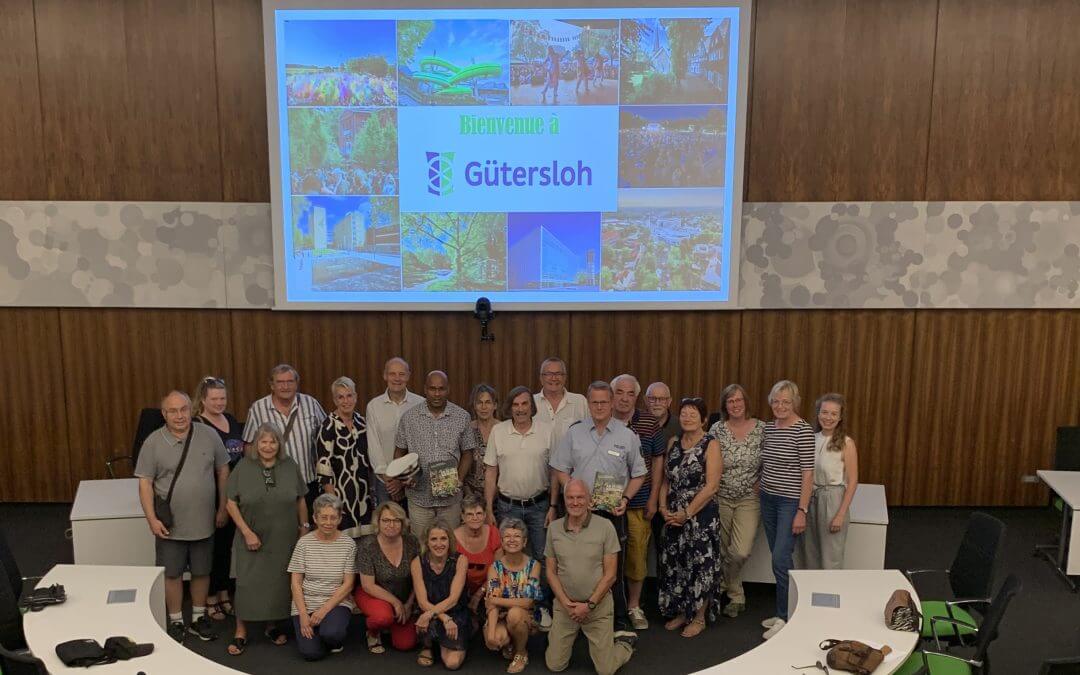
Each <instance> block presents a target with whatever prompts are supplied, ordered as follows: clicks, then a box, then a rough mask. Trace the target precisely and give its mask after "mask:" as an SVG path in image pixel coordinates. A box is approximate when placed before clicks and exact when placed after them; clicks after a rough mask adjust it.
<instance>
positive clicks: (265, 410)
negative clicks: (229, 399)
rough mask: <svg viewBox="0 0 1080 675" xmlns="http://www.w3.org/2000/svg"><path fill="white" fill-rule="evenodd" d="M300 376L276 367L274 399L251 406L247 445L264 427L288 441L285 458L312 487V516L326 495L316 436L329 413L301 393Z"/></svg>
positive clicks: (272, 385) (272, 379) (266, 398)
mask: <svg viewBox="0 0 1080 675" xmlns="http://www.w3.org/2000/svg"><path fill="white" fill-rule="evenodd" d="M299 387H300V373H298V372H296V368H293V367H292V366H290V365H289V364H287V363H282V364H280V365H277V366H274V368H273V369H272V370H271V371H270V395H269V396H264V397H263V398H260V399H259V400H257V401H255V402H254V403H252V404H251V407H250V408H249V409H248V414H247V422H245V423H244V443H246V444H248V445H250V444H251V443H253V442H254V441H255V436H256V431H258V429H259V427H260V426H262V425H263V424H271V425H273V426H275V427H277V430H278V431H280V432H281V437H282V438H284V439H285V454H287V455H288V456H289V457H292V458H293V461H295V462H296V465H297V466H298V467H300V477H301V478H302V479H303V481H304V483H306V484H307V486H308V492H307V496H306V497H305V501H306V502H307V505H308V513H312V511H311V505H312V503H313V502H314V501H315V498H316V497H317V496H319V494H321V493H322V488H321V487H320V486H319V477H318V475H317V474H316V473H315V436H316V435H317V434H318V433H319V427H320V426H321V425H322V423H323V420H325V419H326V412H325V411H324V410H323V408H322V406H321V405H319V402H318V401H317V400H316V399H315V398H314V397H312V396H308V395H307V394H301V393H299V391H298V389H299Z"/></svg>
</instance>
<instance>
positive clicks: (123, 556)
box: [71, 478, 154, 565]
mask: <svg viewBox="0 0 1080 675" xmlns="http://www.w3.org/2000/svg"><path fill="white" fill-rule="evenodd" d="M71 537H72V545H73V548H74V551H75V563H76V564H79V565H153V564H154V535H153V534H151V532H150V528H149V527H147V525H146V517H145V515H144V514H143V510H142V504H140V503H139V479H138V478H114V479H111V480H84V481H81V482H80V483H79V489H78V491H77V492H76V493H75V503H74V504H72V506H71Z"/></svg>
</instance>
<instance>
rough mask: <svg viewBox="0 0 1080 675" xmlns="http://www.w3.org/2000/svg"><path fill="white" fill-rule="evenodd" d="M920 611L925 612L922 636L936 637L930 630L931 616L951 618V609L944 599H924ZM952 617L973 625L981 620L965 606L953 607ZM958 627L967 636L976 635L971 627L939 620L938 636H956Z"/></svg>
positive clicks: (976, 624)
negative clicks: (976, 618)
mask: <svg viewBox="0 0 1080 675" xmlns="http://www.w3.org/2000/svg"><path fill="white" fill-rule="evenodd" d="M920 611H922V614H923V624H922V636H923V637H924V638H932V637H934V634H933V633H932V632H931V630H930V617H938V618H943V619H947V618H949V610H948V608H947V607H945V602H944V601H943V600H923V603H922V606H921V607H920ZM952 618H954V619H956V620H957V621H963V622H964V623H970V624H971V625H973V626H978V625H979V622H978V621H976V620H975V617H973V616H971V614H970V613H968V611H967V610H965V609H964V608H963V607H953V613H952ZM957 628H959V629H960V634H961V635H963V636H964V637H965V638H966V637H974V636H975V631H974V630H972V629H970V628H965V627H963V626H956V625H955V624H951V623H945V622H943V621H939V622H937V634H938V637H940V638H955V637H956V629H957Z"/></svg>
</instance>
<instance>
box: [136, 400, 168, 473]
mask: <svg viewBox="0 0 1080 675" xmlns="http://www.w3.org/2000/svg"><path fill="white" fill-rule="evenodd" d="M163 426H165V416H164V415H162V414H161V409H160V408H143V409H142V410H141V411H140V412H139V424H138V426H136V427H135V440H133V441H132V442H131V463H132V465H134V464H135V463H136V462H138V461H139V450H141V449H142V445H143V443H144V442H145V441H146V439H147V438H148V437H149V436H150V434H152V433H154V432H155V431H157V430H158V429H160V428H161V427H163Z"/></svg>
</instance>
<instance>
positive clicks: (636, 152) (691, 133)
mask: <svg viewBox="0 0 1080 675" xmlns="http://www.w3.org/2000/svg"><path fill="white" fill-rule="evenodd" d="M726 126H727V106H720V105H682V106H674V105H664V106H659V105H658V106H628V107H624V108H622V109H621V110H620V111H619V187H631V188H645V187H718V186H722V185H723V184H724V171H725V167H724V164H725V152H724V151H725V147H726V145H727V134H726V133H725V131H726Z"/></svg>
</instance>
